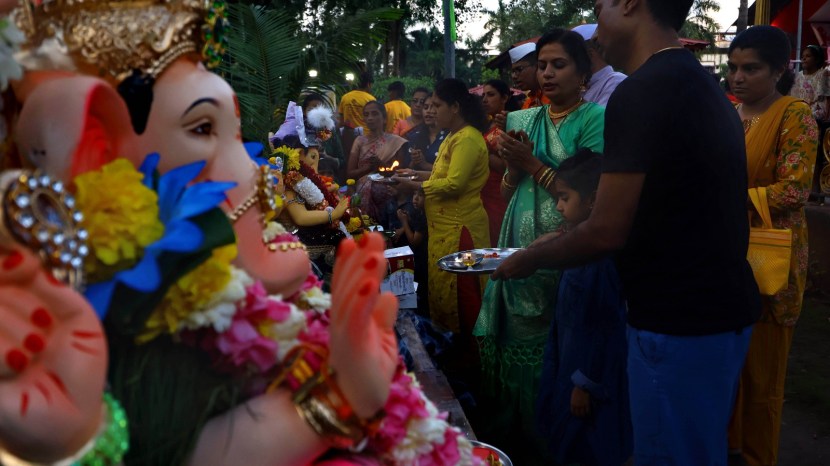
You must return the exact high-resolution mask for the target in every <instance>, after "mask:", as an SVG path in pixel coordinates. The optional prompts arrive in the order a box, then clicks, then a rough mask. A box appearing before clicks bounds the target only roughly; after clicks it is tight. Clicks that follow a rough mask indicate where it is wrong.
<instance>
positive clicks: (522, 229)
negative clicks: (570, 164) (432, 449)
mask: <svg viewBox="0 0 830 466" xmlns="http://www.w3.org/2000/svg"><path fill="white" fill-rule="evenodd" d="M536 51H537V72H536V75H537V77H538V79H539V84H540V85H541V87H542V90H543V92H544V93H545V96H546V97H547V98H548V99H549V100H550V102H551V103H550V104H549V105H544V106H542V107H538V108H533V109H528V110H522V111H518V112H511V113H509V114H508V116H507V130H508V132H510V131H517V132H518V131H521V132H522V133H520V135H519V137H520V138H521V139H523V140H524V139H525V137H527V138H528V139H529V141H528V142H523V141H520V140H518V139H517V138H515V137H513V136H510V135H509V134H503V135H502V136H501V143H500V144H501V149H500V153H501V155H502V156H503V157H504V159H505V161H506V162H507V172H506V173H505V175H504V177H503V179H502V184H501V189H502V194H503V195H504V196H505V197H507V198H508V199H509V204H508V206H507V211H506V213H505V217H504V221H503V223H502V227H501V234H500V236H499V242H498V245H499V247H507V248H523V247H526V246H528V245H529V244H530V243H531V242H533V240H535V239H536V238H538V237H540V236H542V235H543V234H545V233H549V232H551V231H556V230H558V229H560V228H561V227H564V224H563V221H562V216H561V215H560V213H559V212H557V210H556V200H555V198H554V197H553V194H552V193H553V192H554V190H553V186H554V183H553V177H554V174H555V173H556V169H557V168H558V167H559V163H561V162H562V161H563V160H565V159H567V158H569V157H571V156H572V155H573V154H575V153H576V151H577V150H578V149H581V148H587V149H590V150H592V151H594V152H600V153H601V152H602V149H603V138H602V134H603V130H604V127H605V126H604V115H605V112H604V110H603V108H602V107H600V106H598V105H596V104H594V103H590V102H585V101H583V100H582V98H581V93H582V91H583V90H584V85H585V83H587V82H588V80H589V79H590V77H591V76H590V75H591V60H590V57H589V55H588V51H587V49H586V48H585V42H584V39H583V38H582V36H580V35H579V34H577V33H575V32H571V31H566V30H563V29H554V30H552V31H550V32H548V33H546V34H545V35H543V36H542V37H541V38H540V39H539V41H538V42H537V43H536ZM514 136H515V133H514ZM559 276H560V273H559V271H556V270H540V271H538V272H536V273H534V274H533V275H532V276H530V277H528V278H526V279H523V280H499V281H490V283H488V285H487V290H486V292H485V295H484V302H483V306H482V309H481V314H480V316H479V319H478V322H477V323H476V326H475V329H474V331H473V333H474V335H476V336H478V337H479V338H480V339H481V365H482V369H483V371H482V382H483V383H482V385H483V387H482V388H483V397H484V398H483V400H482V401H483V404H484V406H485V410H486V411H487V414H486V418H485V419H483V422H482V424H481V425H477V426H476V425H474V428H475V429H476V435H478V436H479V438H481V439H482V440H484V441H487V442H492V443H494V444H495V445H496V446H498V447H499V448H504V449H505V450H507V454H508V455H509V456H510V457H511V459H513V461H514V463H515V464H522V465H530V466H533V465H542V464H545V465H548V464H552V463H553V461H552V459H551V453H550V452H549V449H548V443H549V442H548V441H544V440H542V439H541V438H540V437H539V436H538V435H537V434H536V432H537V431H538V430H537V429H536V425H535V416H534V414H535V405H536V398H537V394H538V392H539V385H540V383H542V382H541V380H540V379H541V371H542V356H543V352H544V350H545V342H546V340H547V336H548V332H549V331H550V328H551V321H552V317H553V311H554V305H555V303H554V300H555V299H556V292H557V288H558V286H559ZM547 383H552V381H547Z"/></svg>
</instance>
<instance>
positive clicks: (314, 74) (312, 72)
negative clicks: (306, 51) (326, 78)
mask: <svg viewBox="0 0 830 466" xmlns="http://www.w3.org/2000/svg"><path fill="white" fill-rule="evenodd" d="M308 77H309V78H316V77H317V70H308Z"/></svg>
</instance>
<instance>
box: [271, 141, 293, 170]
mask: <svg viewBox="0 0 830 466" xmlns="http://www.w3.org/2000/svg"><path fill="white" fill-rule="evenodd" d="M271 155H282V156H283V157H284V159H285V161H284V163H285V168H284V169H285V170H299V169H300V151H299V150H298V149H292V148H290V147H288V146H280V147H277V148H276V149H274V152H272V153H271Z"/></svg>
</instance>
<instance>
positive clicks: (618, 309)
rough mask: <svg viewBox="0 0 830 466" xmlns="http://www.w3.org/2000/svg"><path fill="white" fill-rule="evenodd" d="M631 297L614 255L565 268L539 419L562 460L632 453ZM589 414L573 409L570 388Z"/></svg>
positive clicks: (605, 461)
mask: <svg viewBox="0 0 830 466" xmlns="http://www.w3.org/2000/svg"><path fill="white" fill-rule="evenodd" d="M625 328H626V326H625V301H624V300H623V299H622V297H621V294H620V280H619V277H618V276H617V271H616V269H615V268H614V264H613V262H612V261H611V259H603V260H600V261H597V262H594V263H591V264H588V265H585V266H582V267H579V268H575V269H568V270H565V271H564V272H563V273H562V278H561V280H560V283H559V293H558V296H557V303H556V314H555V318H554V323H553V325H552V326H551V330H550V334H549V337H548V342H547V346H546V347H545V356H544V361H543V367H542V384H541V385H542V387H541V389H540V392H539V398H538V403H537V407H538V409H537V423H538V424H539V427H540V432H541V433H542V435H543V438H545V439H546V440H547V441H548V442H549V444H550V448H551V452H552V453H553V454H554V459H555V460H556V462H557V463H558V464H568V463H580V464H582V465H585V466H593V465H614V466H619V465H621V464H622V463H624V462H625V461H626V460H627V459H628V458H629V457H630V456H631V452H632V433H631V419H630V415H629V406H628V380H627V377H626V367H625V366H626V341H625V338H626V337H625ZM575 386H578V387H580V388H582V389H584V390H586V391H587V392H588V393H589V394H590V396H591V414H590V415H589V416H587V417H585V418H580V417H575V416H573V415H572V414H571V392H572V391H573V389H574V387H575Z"/></svg>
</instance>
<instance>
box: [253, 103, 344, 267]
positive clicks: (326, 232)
mask: <svg viewBox="0 0 830 466" xmlns="http://www.w3.org/2000/svg"><path fill="white" fill-rule="evenodd" d="M308 113H309V114H308V115H305V116H304V115H303V110H302V108H301V107H300V106H298V105H296V104H295V103H294V102H290V103H289V104H288V110H287V112H286V119H285V122H284V123H283V124H282V125H281V126H280V128H279V130H278V131H277V132H276V134H274V135H271V136H270V137H269V142H270V144H271V146H272V147H273V154H272V156H271V158H270V159H269V163H270V164H271V167H272V169H273V170H274V171H277V172H279V173H281V174H283V179H284V180H285V208H284V210H283V214H282V216H281V219H282V220H283V222H284V223H286V224H287V225H289V226H296V227H297V236H299V238H300V240H301V241H302V242H303V243H304V244H305V245H306V247H307V248H308V250H309V252H310V253H311V255H312V257H315V256H321V255H325V256H327V258H328V262H329V264H331V261H332V259H333V257H334V249H335V247H336V246H337V245H338V244H339V243H340V241H341V240H342V239H343V238H346V237H348V236H349V234H348V232H346V228H345V226H344V225H343V222H342V221H346V222H348V219H349V216H348V214H347V209H348V207H349V200H348V199H339V198H338V195H337V190H336V187H335V188H334V189H332V187H331V186H330V185H328V184H327V183H326V182H325V181H324V180H323V179H322V177H321V176H320V175H319V174H318V173H317V168H318V164H319V162H320V146H321V145H322V144H323V142H325V140H326V139H328V137H331V131H332V129H334V119H333V118H332V112H331V110H330V109H328V108H327V107H324V106H320V107H316V108H314V109H312V110H310V111H309V112H308ZM341 220H342V221H341Z"/></svg>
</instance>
